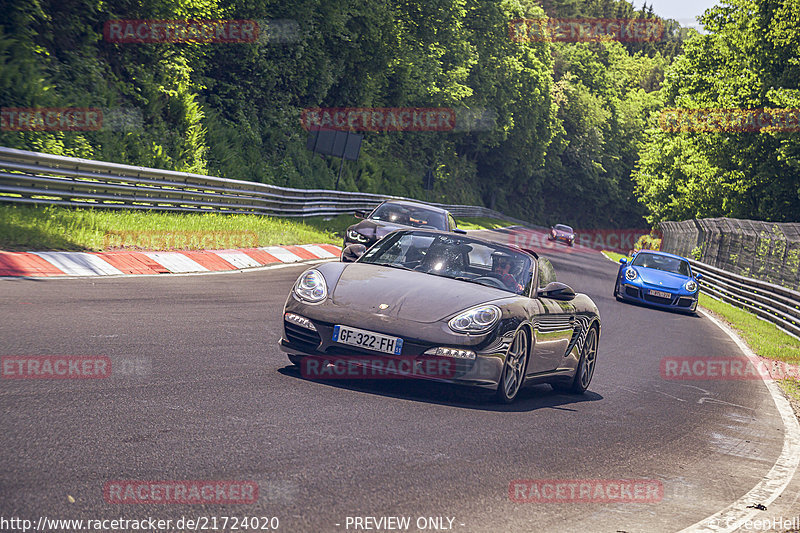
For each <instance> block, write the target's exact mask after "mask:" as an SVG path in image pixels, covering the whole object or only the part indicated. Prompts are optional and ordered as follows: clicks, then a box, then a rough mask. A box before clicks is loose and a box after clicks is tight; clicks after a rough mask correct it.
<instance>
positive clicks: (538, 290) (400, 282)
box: [280, 230, 600, 402]
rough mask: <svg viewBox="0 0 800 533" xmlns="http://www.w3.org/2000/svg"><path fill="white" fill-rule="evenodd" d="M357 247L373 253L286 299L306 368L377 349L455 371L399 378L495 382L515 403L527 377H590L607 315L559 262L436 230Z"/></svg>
mask: <svg viewBox="0 0 800 533" xmlns="http://www.w3.org/2000/svg"><path fill="white" fill-rule="evenodd" d="M354 248H357V249H358V250H360V252H361V253H363V255H361V256H360V257H358V258H357V260H356V261H355V262H352V263H344V262H329V263H324V264H321V265H319V266H315V267H313V268H311V269H308V270H306V271H305V272H304V273H303V274H302V275H301V276H300V277H299V278H298V280H297V282H296V283H295V285H294V287H293V288H292V290H291V293H290V294H289V297H288V298H287V300H286V305H285V308H284V315H283V317H284V322H283V325H284V334H283V338H282V339H281V340H280V347H281V349H282V350H283V351H284V352H286V353H288V354H289V359H290V360H291V361H292V362H293V363H294V364H295V365H298V366H300V368H301V370H302V369H303V366H302V365H303V363H304V362H308V359H309V358H317V359H318V358H320V357H322V358H325V357H329V358H334V359H335V358H336V357H353V358H356V359H357V363H356V364H362V363H363V361H365V360H366V358H367V357H371V358H372V359H371V360H373V361H374V360H375V359H378V360H379V361H382V362H383V364H384V365H387V366H385V368H388V366H392V368H397V369H399V368H401V366H402V364H406V365H407V368H410V369H417V368H423V367H424V368H436V369H446V372H438V373H437V372H434V373H426V372H416V371H413V372H411V373H406V374H403V375H398V377H413V378H419V379H431V380H435V381H443V382H449V383H457V384H464V385H472V386H475V387H481V388H484V389H490V390H493V391H496V395H497V397H498V399H499V400H501V401H503V402H511V401H513V400H514V399H515V397H516V396H517V393H518V392H519V390H520V388H521V387H522V386H524V385H526V384H533V383H550V384H552V385H553V386H554V387H555V388H559V389H563V390H566V391H571V392H574V393H582V392H584V391H585V390H586V389H587V387H588V386H589V383H590V382H591V379H592V376H593V374H594V368H595V361H596V356H597V344H598V339H599V336H600V316H599V313H598V310H597V307H596V306H595V305H594V303H593V302H592V300H591V299H590V298H589V297H588V296H586V295H584V294H576V293H575V292H574V291H573V290H572V289H571V288H570V287H568V286H567V285H565V284H563V283H559V282H557V281H555V272H554V270H553V268H552V266H551V265H550V262H549V261H548V260H547V259H545V258H538V257H537V256H536V254H534V253H532V252H526V251H523V250H521V249H519V248H516V247H511V246H505V245H501V244H497V243H494V242H491V241H487V240H483V239H478V238H473V237H467V236H462V235H454V234H452V233H447V232H442V231H430V230H399V231H395V232H393V233H392V234H390V235H388V236H387V237H385V238H384V239H383V240H381V241H380V242H379V243H378V244H376V245H375V246H373V247H372V248H370V249H369V250H368V251H366V252H365V253H364V248H363V247H362V246H357V245H353V246H351V247H349V248H348V250H347V251H348V252H352V249H354ZM355 255H358V253H356V254H355ZM331 361H332V360H331ZM395 362H396V364H395ZM445 363H446V364H445ZM328 364H334V363H333V362H330V363H328Z"/></svg>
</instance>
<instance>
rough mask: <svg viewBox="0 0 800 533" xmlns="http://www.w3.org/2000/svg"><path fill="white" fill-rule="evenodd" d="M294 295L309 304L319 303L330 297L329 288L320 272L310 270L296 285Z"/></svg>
mask: <svg viewBox="0 0 800 533" xmlns="http://www.w3.org/2000/svg"><path fill="white" fill-rule="evenodd" d="M294 294H295V296H297V297H298V298H299V299H300V300H303V301H304V302H308V303H312V304H314V303H319V302H321V301H322V300H324V299H325V298H327V297H328V286H327V285H326V284H325V278H324V277H323V275H322V273H320V271H319V270H313V269H312V270H309V271H308V272H306V273H305V274H303V275H302V276H300V279H298V280H297V283H295V285H294Z"/></svg>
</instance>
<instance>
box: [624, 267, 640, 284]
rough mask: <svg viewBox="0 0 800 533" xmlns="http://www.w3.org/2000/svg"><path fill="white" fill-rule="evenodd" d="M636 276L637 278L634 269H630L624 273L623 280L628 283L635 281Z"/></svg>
mask: <svg viewBox="0 0 800 533" xmlns="http://www.w3.org/2000/svg"><path fill="white" fill-rule="evenodd" d="M637 276H638V274H637V273H636V271H635V270H634V269H632V268H629V269H627V270H626V271H625V279H627V280H628V281H633V280H635V279H636V278H637Z"/></svg>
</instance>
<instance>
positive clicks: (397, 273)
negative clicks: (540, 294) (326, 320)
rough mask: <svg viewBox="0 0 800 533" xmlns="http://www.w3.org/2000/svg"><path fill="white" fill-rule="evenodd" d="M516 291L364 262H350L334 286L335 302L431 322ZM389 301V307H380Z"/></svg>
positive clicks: (362, 309) (369, 310) (510, 294)
mask: <svg viewBox="0 0 800 533" xmlns="http://www.w3.org/2000/svg"><path fill="white" fill-rule="evenodd" d="M515 296H516V295H515V294H513V293H511V292H508V291H504V290H501V289H495V288H493V287H484V286H482V285H477V284H475V283H468V282H465V281H458V280H454V279H450V278H444V277H441V276H434V275H433V274H425V273H423V272H412V271H408V270H402V269H398V268H392V267H382V266H378V265H369V264H363V263H350V264H348V265H347V266H346V267H345V268H344V270H343V271H342V273H341V275H340V276H339V280H338V282H337V283H336V287H335V288H334V289H333V293H332V301H333V303H334V304H335V305H338V306H341V307H348V308H354V309H359V310H361V311H365V312H374V313H376V314H381V315H385V316H391V317H396V318H402V319H404V320H411V321H413V322H421V323H431V322H436V321H440V320H443V319H444V318H447V317H448V316H450V315H452V314H454V313H457V312H458V311H463V310H465V309H468V308H470V307H473V306H475V305H479V304H482V303H485V302H492V301H495V300H499V299H503V298H513V297H515ZM381 304H386V305H388V307H387V308H386V309H380V307H379V306H380V305H381Z"/></svg>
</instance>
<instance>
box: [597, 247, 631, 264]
mask: <svg viewBox="0 0 800 533" xmlns="http://www.w3.org/2000/svg"><path fill="white" fill-rule="evenodd" d="M603 255H605V256H606V257H608V258H609V259H611V260H612V261H614V262H615V263H619V260H620V259H622V258H623V257H628V256H627V255H625V254H618V253H617V252H609V251H607V250H603ZM628 259H630V257H628Z"/></svg>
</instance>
